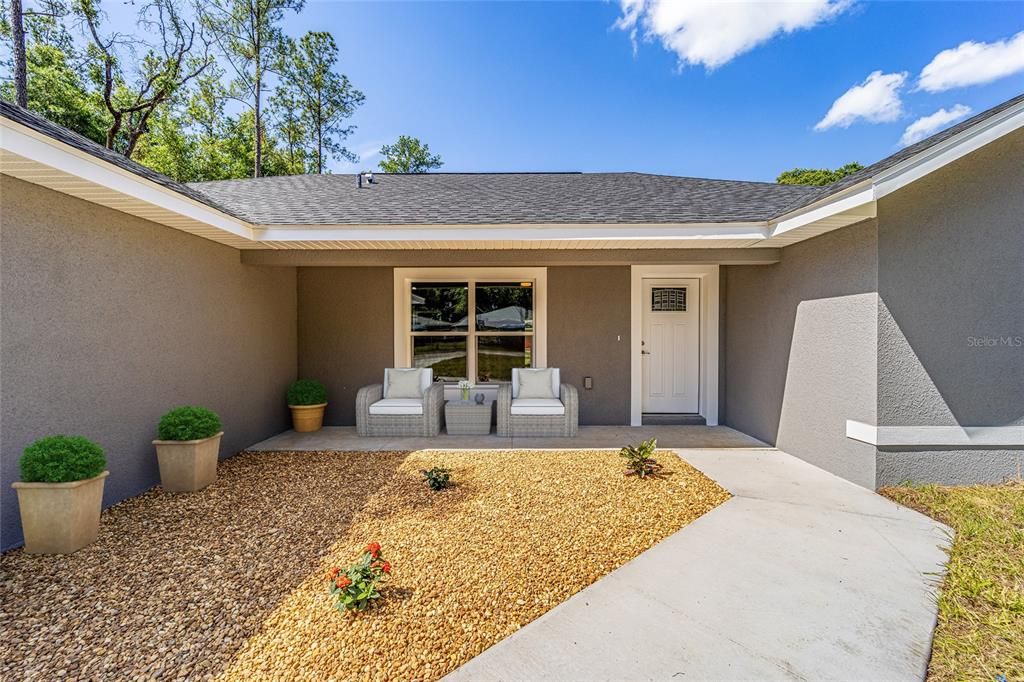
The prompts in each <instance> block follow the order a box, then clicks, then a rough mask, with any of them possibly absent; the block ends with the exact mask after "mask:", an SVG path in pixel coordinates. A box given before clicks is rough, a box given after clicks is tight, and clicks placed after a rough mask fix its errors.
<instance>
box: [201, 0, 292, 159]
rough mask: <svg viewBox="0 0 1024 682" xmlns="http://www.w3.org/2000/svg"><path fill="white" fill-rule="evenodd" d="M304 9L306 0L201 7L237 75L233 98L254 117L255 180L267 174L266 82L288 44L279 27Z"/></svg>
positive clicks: (216, 2)
mask: <svg viewBox="0 0 1024 682" xmlns="http://www.w3.org/2000/svg"><path fill="white" fill-rule="evenodd" d="M303 5H304V0H210V2H206V3H203V4H201V5H199V7H200V11H201V12H202V21H203V24H204V25H205V26H207V27H208V28H209V29H210V30H211V31H212V33H213V36H214V39H215V40H216V41H217V44H218V45H219V46H220V49H221V52H222V54H223V57H224V59H225V60H226V61H227V63H228V64H229V65H230V67H231V69H232V71H233V72H234V74H235V79H234V81H233V82H232V96H233V97H235V98H236V99H238V100H239V101H241V102H243V103H244V104H245V105H246V106H247V107H248V108H249V109H250V110H251V111H252V114H253V161H252V176H253V177H256V178H258V177H260V176H261V175H263V174H264V170H265V169H264V159H263V146H264V145H263V142H264V140H263V138H264V134H265V132H266V122H265V121H264V112H263V89H264V85H265V84H264V80H265V78H266V75H267V71H268V70H269V68H270V67H271V66H272V64H273V61H274V59H275V55H277V54H278V53H280V51H281V49H282V45H283V44H284V42H285V38H284V34H283V33H282V32H281V27H280V23H281V21H282V20H283V19H284V15H285V12H287V11H294V12H299V11H301V10H302V7H303Z"/></svg>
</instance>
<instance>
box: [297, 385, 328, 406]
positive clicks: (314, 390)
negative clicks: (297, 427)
mask: <svg viewBox="0 0 1024 682" xmlns="http://www.w3.org/2000/svg"><path fill="white" fill-rule="evenodd" d="M326 402H327V389H326V388H324V385H323V384H321V383H320V382H319V381H317V380H316V379H299V380H298V381H296V382H295V383H294V384H292V385H291V387H290V388H289V389H288V404H289V405H320V404H323V403H326Z"/></svg>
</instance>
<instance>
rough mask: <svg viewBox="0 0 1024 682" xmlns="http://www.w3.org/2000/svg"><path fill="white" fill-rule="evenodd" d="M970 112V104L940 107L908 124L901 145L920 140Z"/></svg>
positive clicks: (904, 145)
mask: <svg viewBox="0 0 1024 682" xmlns="http://www.w3.org/2000/svg"><path fill="white" fill-rule="evenodd" d="M970 113H971V108H970V107H969V106H967V105H966V104H957V105H954V106H953V107H952V108H951V109H939V110H938V111H936V112H935V113H934V114H931V115H930V116H922V117H921V118H919V119H917V120H916V121H914V122H913V123H911V124H910V125H908V126H907V129H906V130H904V131H903V137H901V138H900V146H901V147H906V146H907V145H908V144H914V143H915V142H920V141H921V140H923V139H924V138H926V137H928V136H929V135H931V134H932V133H934V132H936V131H938V130H940V129H941V128H945V127H946V125H948V124H950V123H952V122H953V121H959V120H960V119H962V118H963V117H965V116H967V115H968V114H970Z"/></svg>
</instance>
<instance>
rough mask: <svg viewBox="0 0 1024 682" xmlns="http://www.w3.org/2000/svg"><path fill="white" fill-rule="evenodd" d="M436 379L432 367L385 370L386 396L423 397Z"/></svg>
mask: <svg viewBox="0 0 1024 682" xmlns="http://www.w3.org/2000/svg"><path fill="white" fill-rule="evenodd" d="M433 380H434V370H432V369H430V368H422V367H414V368H408V369H407V368H400V369H396V368H393V367H392V368H389V369H386V370H384V397H385V398H422V397H423V394H424V392H426V390H427V389H428V388H430V383H431V382H432V381H433Z"/></svg>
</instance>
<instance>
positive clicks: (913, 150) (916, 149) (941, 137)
mask: <svg viewBox="0 0 1024 682" xmlns="http://www.w3.org/2000/svg"><path fill="white" fill-rule="evenodd" d="M1022 102H1024V93H1021V94H1020V95H1017V96H1016V97H1014V98H1013V99H1009V100H1007V101H1005V102H1003V103H1002V104H997V105H996V106H994V107H992V108H991V109H986V110H985V111H983V112H981V113H980V114H977V115H975V116H972V117H971V118H968V119H965V120H963V121H961V122H960V123H957V124H956V125H955V126H950V127H949V128H946V129H945V130H941V131H939V132H937V133H935V134H934V135H932V136H931V137H926V138H925V139H923V140H921V141H920V142H915V143H914V144H912V145H908V146H906V147H904V148H903V149H901V150H899V151H898V152H896V153H895V154H893V155H891V156H887V157H885V158H884V159H882V160H881V161H877V162H875V163H873V164H871V165H870V166H867V167H866V168H862V169H861V170H859V171H857V172H856V173H853V174H852V175H847V176H846V177H845V178H843V179H842V180H840V181H838V182H833V183H832V184H831V185H826V186H824V187H819V188H816V191H815V192H814V193H813V194H811V195H809V196H806V197H802V198H801V200H799V201H797V202H796V203H794V204H793V205H792V206H789V207H787V208H786V209H785V210H783V211H780V212H779V213H777V214H773V215H772V216H771V217H772V218H775V217H778V216H779V215H782V214H785V213H789V212H790V211H794V210H796V209H798V208H801V207H803V206H807V205H808V204H813V203H814V202H816V201H820V200H821V199H824V198H825V197H828V196H831V195H833V194H838V193H839V192H842V191H843V190H844V189H846V188H848V187H852V186H854V185H856V184H858V183H860V182H863V181H865V180H869V179H871V178H873V177H875V176H876V175H878V174H879V173H881V172H883V171H886V170H888V169H890V168H892V167H893V166H895V165H897V164H899V163H901V162H903V161H906V160H907V159H909V158H911V157H913V156H916V155H917V154H920V153H921V152H923V151H925V150H927V149H930V148H931V147H934V146H935V145H937V144H941V143H942V142H945V141H946V140H948V139H949V138H951V137H953V136H954V135H958V134H959V133H962V132H963V131H965V130H967V129H968V128H971V127H973V126H975V125H977V124H979V123H981V122H982V121H985V120H987V119H989V118H992V117H993V116H996V115H997V114H999V113H1001V112H1003V111H1005V110H1007V109H1009V108H1011V107H1014V106H1016V105H1018V104H1020V103H1022Z"/></svg>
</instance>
